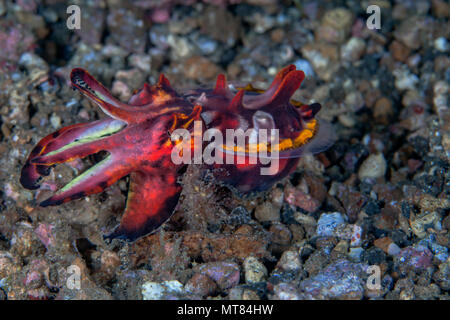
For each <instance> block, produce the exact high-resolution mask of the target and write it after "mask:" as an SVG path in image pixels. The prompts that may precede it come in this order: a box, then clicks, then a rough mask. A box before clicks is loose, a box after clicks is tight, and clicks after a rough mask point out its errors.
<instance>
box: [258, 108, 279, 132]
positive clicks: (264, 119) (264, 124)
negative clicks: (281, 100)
mask: <svg viewBox="0 0 450 320" xmlns="http://www.w3.org/2000/svg"><path fill="white" fill-rule="evenodd" d="M253 127H254V128H255V129H275V121H274V120H273V117H272V116H271V115H270V113H267V112H264V111H260V110H258V111H256V112H255V114H254V115H253Z"/></svg>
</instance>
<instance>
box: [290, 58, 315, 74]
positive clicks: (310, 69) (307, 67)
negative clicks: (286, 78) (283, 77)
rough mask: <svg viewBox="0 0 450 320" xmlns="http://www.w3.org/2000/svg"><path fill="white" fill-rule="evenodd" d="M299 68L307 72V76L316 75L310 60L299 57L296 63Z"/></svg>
mask: <svg viewBox="0 0 450 320" xmlns="http://www.w3.org/2000/svg"><path fill="white" fill-rule="evenodd" d="M293 64H294V65H295V67H296V68H297V70H302V71H303V72H304V73H305V76H306V78H309V77H314V69H313V67H312V66H311V64H310V63H309V61H308V60H305V59H298V60H295V61H294V63H293Z"/></svg>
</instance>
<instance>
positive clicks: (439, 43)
mask: <svg viewBox="0 0 450 320" xmlns="http://www.w3.org/2000/svg"><path fill="white" fill-rule="evenodd" d="M434 47H435V48H436V50H438V51H440V52H447V50H448V42H447V39H446V38H444V37H439V38H437V39H436V40H434Z"/></svg>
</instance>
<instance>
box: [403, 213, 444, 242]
mask: <svg viewBox="0 0 450 320" xmlns="http://www.w3.org/2000/svg"><path fill="white" fill-rule="evenodd" d="M440 218H441V217H440V215H439V214H438V213H437V212H431V213H423V214H420V215H418V216H416V217H415V219H413V220H410V225H411V229H412V231H413V233H414V234H415V235H416V236H418V237H419V238H421V239H422V238H425V236H426V235H427V229H428V228H435V229H439V228H440V226H439V225H438V223H439V220H440Z"/></svg>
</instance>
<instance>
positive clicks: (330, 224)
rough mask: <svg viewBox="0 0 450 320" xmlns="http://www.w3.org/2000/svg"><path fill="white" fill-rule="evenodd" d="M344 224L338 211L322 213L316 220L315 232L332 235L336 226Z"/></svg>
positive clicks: (320, 234) (319, 234) (321, 234)
mask: <svg viewBox="0 0 450 320" xmlns="http://www.w3.org/2000/svg"><path fill="white" fill-rule="evenodd" d="M341 224H345V220H344V218H343V216H342V214H341V213H340V212H332V213H322V214H321V215H320V218H319V221H318V222H317V229H316V234H317V235H318V236H332V235H333V232H334V230H335V229H336V227H337V226H339V225H341Z"/></svg>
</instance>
